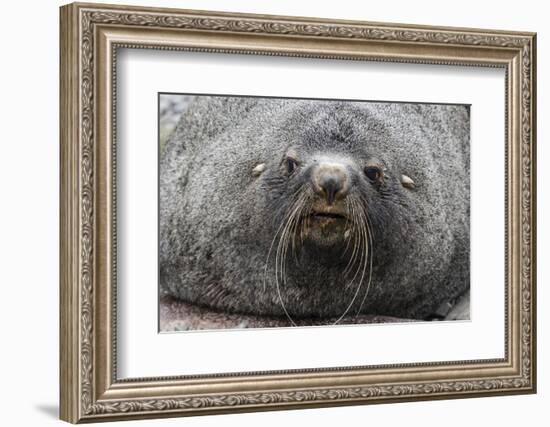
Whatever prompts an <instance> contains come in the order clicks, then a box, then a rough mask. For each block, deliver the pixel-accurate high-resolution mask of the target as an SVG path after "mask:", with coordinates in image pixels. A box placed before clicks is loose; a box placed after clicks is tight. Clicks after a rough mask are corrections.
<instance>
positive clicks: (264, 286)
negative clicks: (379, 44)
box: [160, 97, 470, 319]
mask: <svg viewBox="0 0 550 427" xmlns="http://www.w3.org/2000/svg"><path fill="white" fill-rule="evenodd" d="M289 147H297V149H298V151H299V152H300V156H301V160H302V162H303V164H304V171H305V170H306V166H307V165H308V164H309V163H311V162H314V161H315V159H316V158H317V157H316V156H318V155H320V154H322V155H328V156H332V155H334V156H344V157H346V158H347V159H350V161H351V162H352V163H353V165H352V169H353V174H354V175H353V176H354V177H355V179H356V181H357V182H358V184H357V185H358V186H359V187H360V188H359V190H358V191H361V192H362V195H363V196H364V198H365V199H366V200H367V202H366V204H367V205H368V212H369V215H370V219H371V221H372V229H373V230H372V237H373V249H372V254H373V258H372V279H371V285H370V290H369V291H368V295H366V298H364V302H363V297H365V292H366V288H367V286H366V283H362V285H361V286H362V287H361V288H360V289H359V297H358V298H357V299H356V300H355V302H354V303H353V307H352V310H350V311H349V314H350V315H352V314H355V313H356V312H360V313H363V314H369V315H382V316H395V317H402V318H410V319H424V318H427V317H429V316H430V315H431V314H432V313H434V312H435V311H436V310H437V308H438V307H439V306H440V305H441V304H442V303H444V302H445V301H452V300H454V299H456V298H458V297H459V296H460V295H462V294H464V293H465V292H467V291H468V290H469V244H470V239H469V194H470V192H469V182H470V177H469V166H470V161H469V108H468V107H466V106H450V105H425V104H415V105H413V104H393V103H367V102H338V101H309V100H291V99H264V98H236V97H197V99H196V100H195V101H194V102H193V103H192V104H191V106H190V107H189V109H188V110H187V111H186V112H185V113H184V114H183V116H182V118H181V120H180V122H179V124H178V126H177V127H176V130H175V131H174V133H173V134H172V136H171V138H170V139H169V141H168V142H167V145H166V147H165V149H164V151H163V154H162V158H161V164H160V284H161V292H162V294H164V295H171V296H173V297H176V298H179V299H181V300H183V301H185V302H188V303H193V304H196V305H198V306H202V307H206V308H209V309H214V310H221V311H224V312H227V313H242V314H252V315H260V316H261V315H265V316H284V315H285V313H284V309H283V304H282V303H284V307H286V309H287V310H288V312H289V314H290V315H291V316H292V317H293V318H296V319H298V318H302V319H303V318H312V319H319V318H331V317H332V318H333V317H335V316H336V317H338V316H339V315H341V314H343V313H344V312H345V311H346V309H347V307H348V306H349V304H350V301H352V298H353V295H354V294H355V292H356V289H357V288H356V287H349V286H347V282H348V280H347V279H346V277H345V276H344V275H343V268H342V265H341V264H339V263H337V262H332V261H331V260H332V259H333V258H334V254H323V252H322V251H318V252H316V253H315V256H311V254H310V255H309V256H308V255H307V254H306V251H303V253H299V254H297V256H294V261H290V262H289V263H288V266H287V275H286V277H287V281H286V283H285V284H284V285H281V287H280V296H279V293H278V292H277V286H276V283H275V280H274V261H273V259H272V257H270V259H269V261H267V260H268V252H269V248H270V246H271V244H272V241H273V239H274V236H275V235H276V232H277V229H278V227H279V225H280V223H281V221H282V215H283V212H284V208H285V201H286V200H287V199H288V198H289V194H290V188H291V186H292V185H298V184H296V183H292V182H290V180H289V179H288V177H285V176H284V174H283V173H282V171H281V162H282V159H283V158H284V155H285V153H286V152H287V150H288V149H289ZM372 159H376V161H377V162H379V163H382V164H383V165H384V167H385V172H384V183H383V185H382V186H380V188H374V187H372V186H370V184H369V183H368V182H366V180H365V179H364V178H363V177H362V176H361V174H360V171H361V170H362V168H363V166H364V165H365V163H367V162H369V161H372ZM262 163H263V164H265V169H264V170H263V171H260V172H261V173H256V172H255V173H253V170H254V168H255V167H256V166H257V165H259V164H262ZM305 173H306V172H304V174H305ZM403 175H405V176H406V177H410V179H411V180H412V181H414V185H413V186H409V188H405V187H403V185H402V184H401V179H402V176H403ZM300 179H302V181H301V185H307V181H306V180H305V179H306V178H300ZM325 255H326V257H325ZM266 261H267V268H266ZM266 273H267V274H266ZM363 282H366V279H365V280H364V281H363ZM281 300H282V301H281ZM362 302H363V303H362ZM361 303H362V304H361Z"/></svg>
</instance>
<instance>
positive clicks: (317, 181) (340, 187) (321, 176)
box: [311, 163, 350, 206]
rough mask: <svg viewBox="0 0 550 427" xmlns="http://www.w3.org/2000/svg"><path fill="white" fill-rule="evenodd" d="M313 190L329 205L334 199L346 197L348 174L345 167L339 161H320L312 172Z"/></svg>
mask: <svg viewBox="0 0 550 427" xmlns="http://www.w3.org/2000/svg"><path fill="white" fill-rule="evenodd" d="M311 180H312V184H313V190H314V191H315V193H317V194H318V195H319V196H321V197H322V198H324V199H326V202H327V204H328V205H329V206H331V205H332V204H333V203H334V202H335V200H341V199H343V198H345V197H346V195H347V193H348V190H349V181H350V179H349V176H348V173H347V171H346V167H345V165H343V164H340V163H321V164H319V165H318V166H316V167H315V169H314V170H313V172H312V175H311Z"/></svg>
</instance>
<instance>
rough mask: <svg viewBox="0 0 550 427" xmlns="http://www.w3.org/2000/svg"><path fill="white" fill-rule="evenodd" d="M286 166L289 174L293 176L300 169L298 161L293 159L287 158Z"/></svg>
mask: <svg viewBox="0 0 550 427" xmlns="http://www.w3.org/2000/svg"><path fill="white" fill-rule="evenodd" d="M285 165H286V171H287V172H288V173H289V174H291V173H293V172H294V171H295V170H296V168H297V167H298V161H297V160H296V159H293V158H292V157H287V158H286V161H285Z"/></svg>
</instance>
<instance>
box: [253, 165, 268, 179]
mask: <svg viewBox="0 0 550 427" xmlns="http://www.w3.org/2000/svg"><path fill="white" fill-rule="evenodd" d="M264 170H265V163H260V164H259V165H256V167H255V168H254V169H252V176H254V177H256V176H260V175H261V174H262V172H263V171H264Z"/></svg>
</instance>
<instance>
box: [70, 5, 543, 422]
mask: <svg viewBox="0 0 550 427" xmlns="http://www.w3.org/2000/svg"><path fill="white" fill-rule="evenodd" d="M60 13H61V38H60V44H61V46H60V51H61V64H60V66H61V77H60V78H61V81H60V109H61V112H60V115H61V118H60V135H61V177H60V178H61V206H60V209H61V219H60V229H61V240H60V255H61V261H60V262H61V265H60V316H61V320H60V327H61V329H60V338H61V339H60V346H61V352H60V383H61V397H60V398H61V405H60V406H61V411H60V413H61V418H62V419H63V420H66V421H69V422H73V423H77V422H86V421H88V422H89V421H104V420H115V419H129V418H152V417H166V416H180V415H199V414H213V413H227V412H238V411H257V410H274V409H288V408H306V407H319V406H329V405H351V404H365V403H382V402H398V401H410V400H423V399H442V398H457V397H474V396H485V395H493V394H504V393H507V394H518V393H534V392H535V390H536V386H535V384H536V351H535V350H536V340H535V326H536V319H535V281H536V277H535V274H536V264H535V261H536V258H535V255H536V254H535V243H536V242H535V237H536V223H535V221H536V218H535V215H536V205H535V202H536V200H535V197H536V186H535V176H536V170H535V154H536V152H535V131H536V129H535V119H536V117H535V69H536V64H535V53H536V35H535V34H534V33H525V32H509V31H494V30H478V29H462V28H460V29H459V28H442V27H426V26H412V25H401V24H382V23H369V22H354V21H331V20H324V19H310V18H295V17H282V16H263V15H244V14H229V13H217V12H199V11H189V10H175V9H158V8H142V7H127V6H113V5H100V4H70V5H67V6H63V7H62V8H61V11H60ZM117 47H131V48H153V49H171V50H193V51H204V52H227V53H236V52H238V53H246V54H253V55H287V56H298V57H317V58H340V59H349V60H376V61H397V62H407V63H433V64H446V65H471V66H485V67H486V66H489V67H502V68H504V69H505V70H506V90H505V97H506V106H507V108H506V110H507V114H506V133H505V134H506V145H505V148H506V176H505V185H506V212H505V215H506V226H505V228H506V229H505V234H506V254H505V256H506V272H505V273H506V274H505V276H506V283H505V287H506V289H505V292H506V325H505V328H506V330H505V331H506V334H505V335H506V340H505V341H506V342H505V357H504V358H503V359H498V360H473V361H467V362H448V363H447V362H445V363H435V362H434V363H423V364H406V365H399V366H389V365H385V366H380V367H353V368H345V367H342V368H335V369H312V370H301V371H285V372H266V373H261V372H260V373H245V374H238V375H230V374H227V375H224V374H219V375H208V376H194V377H178V378H144V379H135V380H133V379H132V380H117V378H116V342H115V334H114V333H113V331H114V328H115V326H116V325H115V321H116V318H115V316H116V294H115V292H116V288H115V280H116V257H115V254H116V252H115V251H116V232H115V228H114V227H115V221H116V216H115V214H116V207H115V195H116V187H115V185H114V184H115V182H114V176H115V167H116V159H115V156H114V153H115V151H114V150H113V147H114V143H115V141H114V129H115V126H116V116H115V110H114V102H115V101H116V98H115V96H114V91H113V89H114V87H115V83H116V80H115V78H116V75H115V74H114V73H113V70H114V68H113V67H114V65H115V63H116V49H117Z"/></svg>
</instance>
